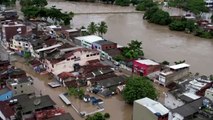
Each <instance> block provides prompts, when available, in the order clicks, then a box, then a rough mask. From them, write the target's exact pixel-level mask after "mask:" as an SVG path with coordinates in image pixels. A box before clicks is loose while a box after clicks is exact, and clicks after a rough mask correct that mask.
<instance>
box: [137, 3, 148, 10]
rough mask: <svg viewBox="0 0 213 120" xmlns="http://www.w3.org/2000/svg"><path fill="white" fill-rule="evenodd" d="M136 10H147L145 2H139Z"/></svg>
mask: <svg viewBox="0 0 213 120" xmlns="http://www.w3.org/2000/svg"><path fill="white" fill-rule="evenodd" d="M136 10H137V11H145V10H146V6H145V4H143V3H139V4H138V5H137V6H136Z"/></svg>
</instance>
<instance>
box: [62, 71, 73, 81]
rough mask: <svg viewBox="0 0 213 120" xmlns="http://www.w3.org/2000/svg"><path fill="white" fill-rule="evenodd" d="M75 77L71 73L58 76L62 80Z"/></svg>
mask: <svg viewBox="0 0 213 120" xmlns="http://www.w3.org/2000/svg"><path fill="white" fill-rule="evenodd" d="M72 76H73V75H72V74H71V73H69V72H62V73H60V74H58V77H59V78H61V79H62V80H65V79H67V78H69V77H72Z"/></svg>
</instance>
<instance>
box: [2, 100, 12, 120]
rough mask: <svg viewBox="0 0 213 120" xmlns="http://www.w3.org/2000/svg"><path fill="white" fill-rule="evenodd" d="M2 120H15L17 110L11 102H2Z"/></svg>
mask: <svg viewBox="0 0 213 120" xmlns="http://www.w3.org/2000/svg"><path fill="white" fill-rule="evenodd" d="M0 119H1V120H14V119H15V109H14V107H13V106H11V105H10V104H9V102H5V101H4V102H3V101H0Z"/></svg>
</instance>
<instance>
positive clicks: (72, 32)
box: [62, 28, 81, 40]
mask: <svg viewBox="0 0 213 120" xmlns="http://www.w3.org/2000/svg"><path fill="white" fill-rule="evenodd" d="M80 34H81V31H80V30H77V29H74V28H73V29H67V30H62V35H63V37H64V38H66V39H72V40H73V39H74V38H75V37H78V36H80Z"/></svg>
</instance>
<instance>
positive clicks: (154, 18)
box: [148, 9, 171, 25]
mask: <svg viewBox="0 0 213 120" xmlns="http://www.w3.org/2000/svg"><path fill="white" fill-rule="evenodd" d="M148 21H149V22H151V23H155V24H159V25H168V24H170V22H171V18H170V16H169V13H168V12H165V11H163V10H161V9H157V11H155V12H154V13H152V15H151V18H150V19H149V20H148Z"/></svg>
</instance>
